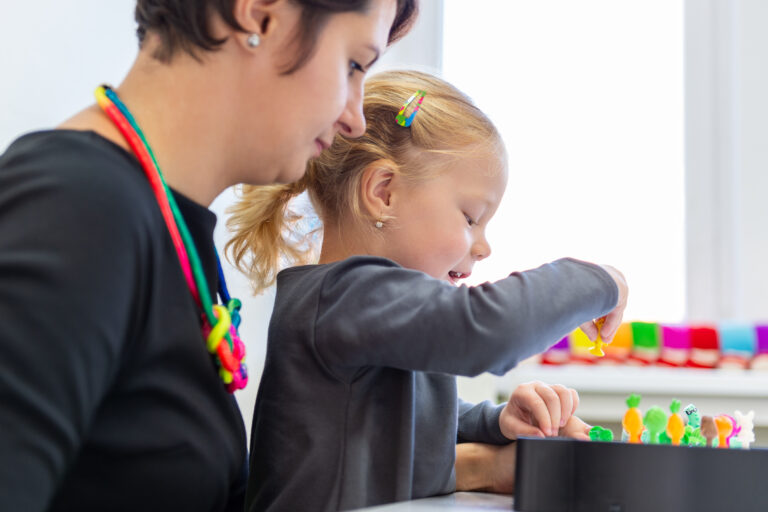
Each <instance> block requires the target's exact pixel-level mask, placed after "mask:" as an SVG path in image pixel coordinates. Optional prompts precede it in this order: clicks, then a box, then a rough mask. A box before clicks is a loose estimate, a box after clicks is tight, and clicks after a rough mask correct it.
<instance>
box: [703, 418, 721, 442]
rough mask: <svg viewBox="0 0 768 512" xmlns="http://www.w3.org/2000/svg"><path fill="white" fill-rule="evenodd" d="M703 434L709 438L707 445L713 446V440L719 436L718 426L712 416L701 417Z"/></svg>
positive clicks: (705, 437)
mask: <svg viewBox="0 0 768 512" xmlns="http://www.w3.org/2000/svg"><path fill="white" fill-rule="evenodd" d="M701 435H703V436H704V439H706V440H707V446H708V447H710V448H711V447H712V440H713V439H714V438H716V437H717V426H716V425H715V420H714V419H713V418H712V416H702V417H701Z"/></svg>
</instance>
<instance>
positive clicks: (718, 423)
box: [715, 414, 733, 448]
mask: <svg viewBox="0 0 768 512" xmlns="http://www.w3.org/2000/svg"><path fill="white" fill-rule="evenodd" d="M715 428H717V447H718V448H728V437H729V436H730V435H731V432H733V423H731V420H730V419H729V418H728V416H726V415H724V414H721V415H719V416H715Z"/></svg>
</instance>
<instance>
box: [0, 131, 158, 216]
mask: <svg viewBox="0 0 768 512" xmlns="http://www.w3.org/2000/svg"><path fill="white" fill-rule="evenodd" d="M152 201H153V196H152V194H151V188H150V187H149V185H148V183H147V180H146V178H145V177H144V176H143V171H142V169H141V167H140V166H139V164H138V161H137V160H136V159H135V158H134V157H133V156H132V155H131V154H130V153H128V152H127V151H125V150H124V149H123V148H121V147H119V146H117V145H116V144H114V143H112V142H110V141H108V140H107V139H105V138H103V137H101V136H100V135H98V134H96V133H95V132H89V131H75V130H48V131H39V132H33V133H29V134H26V135H23V136H22V137H20V138H18V139H17V140H16V141H14V142H13V143H12V144H11V145H10V146H9V147H8V149H7V150H6V151H5V153H3V154H2V155H0V205H5V206H10V205H16V207H17V208H16V209H15V211H17V212H18V213H19V214H21V213H22V212H23V211H24V210H27V209H36V210H38V211H39V212H48V214H50V212H56V211H60V210H59V209H64V208H66V209H69V210H72V209H75V210H77V211H79V212H80V213H81V214H83V215H90V216H93V219H94V220H95V219H96V218H99V219H101V221H109V219H107V217H108V216H113V217H116V218H115V219H113V220H114V221H119V219H124V220H126V221H130V215H126V213H127V212H131V211H134V212H140V211H142V210H146V208H145V206H146V205H147V204H150V203H151V202H152Z"/></svg>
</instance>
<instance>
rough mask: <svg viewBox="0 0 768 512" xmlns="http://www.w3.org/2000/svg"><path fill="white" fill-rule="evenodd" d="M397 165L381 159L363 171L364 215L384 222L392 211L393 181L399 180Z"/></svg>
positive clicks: (362, 195)
mask: <svg viewBox="0 0 768 512" xmlns="http://www.w3.org/2000/svg"><path fill="white" fill-rule="evenodd" d="M397 176H398V175H397V165H395V163H394V162H393V161H391V160H385V159H380V160H376V161H375V162H371V163H370V164H368V165H367V166H366V167H365V169H363V173H362V178H361V179H360V203H361V207H362V210H363V213H367V214H368V215H369V216H370V217H371V218H372V219H375V220H377V221H378V220H383V219H385V218H387V217H389V216H390V213H391V210H392V194H393V191H394V189H393V186H392V181H393V180H396V179H397Z"/></svg>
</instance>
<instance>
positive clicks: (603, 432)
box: [589, 425, 613, 442]
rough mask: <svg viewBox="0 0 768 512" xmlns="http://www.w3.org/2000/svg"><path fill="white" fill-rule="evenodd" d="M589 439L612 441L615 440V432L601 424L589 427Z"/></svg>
mask: <svg viewBox="0 0 768 512" xmlns="http://www.w3.org/2000/svg"><path fill="white" fill-rule="evenodd" d="M589 439H590V441H605V442H611V441H613V432H612V431H611V430H610V429H607V428H605V427H601V426H600V425H595V426H594V427H592V428H591V429H589Z"/></svg>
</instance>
